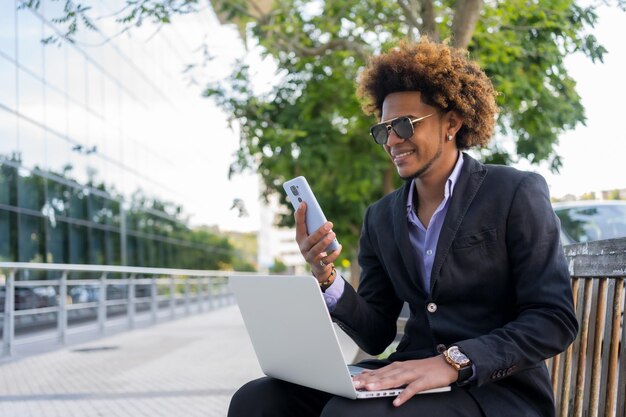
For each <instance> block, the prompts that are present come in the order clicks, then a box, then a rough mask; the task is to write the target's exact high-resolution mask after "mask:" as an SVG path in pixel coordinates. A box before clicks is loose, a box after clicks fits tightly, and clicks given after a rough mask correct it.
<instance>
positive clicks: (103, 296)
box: [98, 272, 107, 335]
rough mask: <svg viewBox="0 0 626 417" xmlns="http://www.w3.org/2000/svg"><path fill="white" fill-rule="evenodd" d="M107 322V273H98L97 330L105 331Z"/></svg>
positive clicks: (101, 332)
mask: <svg viewBox="0 0 626 417" xmlns="http://www.w3.org/2000/svg"><path fill="white" fill-rule="evenodd" d="M106 322H107V273H106V272H103V273H102V275H100V290H99V291H98V332H99V333H100V334H101V335H103V334H104V333H105V332H106Z"/></svg>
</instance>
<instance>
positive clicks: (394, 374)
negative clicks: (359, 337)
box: [352, 355, 459, 407]
mask: <svg viewBox="0 0 626 417" xmlns="http://www.w3.org/2000/svg"><path fill="white" fill-rule="evenodd" d="M458 377H459V374H458V372H457V371H456V369H454V368H453V367H452V366H450V365H449V364H448V363H447V362H446V360H445V359H444V357H443V356H442V355H439V356H434V357H432V358H427V359H419V360H411V361H404V362H394V363H392V364H390V365H387V366H385V367H383V368H380V369H375V370H371V371H364V372H362V373H361V374H359V375H355V376H354V377H353V379H352V382H353V384H354V387H355V388H356V389H363V388H365V389H366V390H368V391H374V390H382V389H392V388H396V387H401V386H403V385H406V388H405V389H404V390H403V391H402V392H401V393H400V395H398V396H397V397H396V399H395V400H393V405H394V406H396V407H399V406H401V405H402V404H404V403H405V402H407V401H408V400H409V399H410V398H411V397H413V396H414V395H415V394H418V393H419V392H421V391H425V390H427V389H432V388H441V387H447V386H448V385H450V384H452V383H453V382H456V380H457V379H458Z"/></svg>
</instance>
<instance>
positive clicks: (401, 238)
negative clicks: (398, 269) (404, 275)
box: [393, 181, 426, 295]
mask: <svg viewBox="0 0 626 417" xmlns="http://www.w3.org/2000/svg"><path fill="white" fill-rule="evenodd" d="M411 184H412V182H411V181H407V182H406V183H405V184H404V186H403V187H402V190H401V192H399V193H397V194H396V196H397V197H396V200H395V201H394V204H393V205H394V207H393V234H394V237H395V241H396V244H397V246H398V249H399V250H400V256H401V257H402V260H403V262H404V266H405V267H406V270H407V271H408V273H409V278H410V281H411V283H412V284H413V285H414V286H415V287H416V288H417V289H418V290H419V291H420V292H421V293H422V295H425V294H426V291H425V289H424V288H423V284H422V282H424V281H423V279H422V277H420V273H419V271H418V270H417V254H416V253H415V249H414V248H413V246H412V245H411V241H410V239H409V228H408V220H407V215H406V205H407V198H408V195H409V190H410V188H409V187H410V186H411Z"/></svg>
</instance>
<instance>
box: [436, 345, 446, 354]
mask: <svg viewBox="0 0 626 417" xmlns="http://www.w3.org/2000/svg"><path fill="white" fill-rule="evenodd" d="M445 351H446V345H443V344H439V345H437V352H438V353H443V352H445Z"/></svg>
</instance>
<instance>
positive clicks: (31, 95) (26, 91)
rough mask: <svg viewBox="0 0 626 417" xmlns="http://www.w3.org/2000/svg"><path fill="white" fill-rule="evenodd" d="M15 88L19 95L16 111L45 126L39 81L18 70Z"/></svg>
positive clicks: (41, 85) (41, 86)
mask: <svg viewBox="0 0 626 417" xmlns="http://www.w3.org/2000/svg"><path fill="white" fill-rule="evenodd" d="M17 88H18V89H17V91H18V94H19V100H18V106H17V111H18V112H19V113H20V114H22V115H24V116H26V117H28V118H29V119H32V120H34V121H35V122H37V123H40V124H45V123H44V106H43V103H44V100H43V84H42V82H41V80H40V79H38V78H36V77H34V76H33V75H31V74H29V73H27V72H25V71H23V70H18V73H17Z"/></svg>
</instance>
